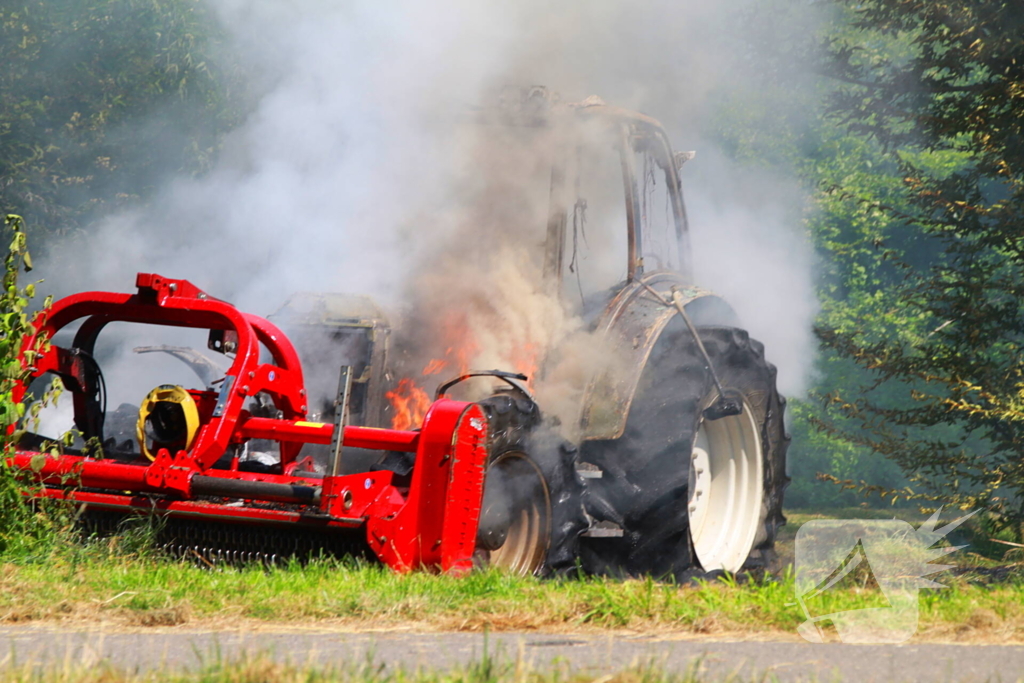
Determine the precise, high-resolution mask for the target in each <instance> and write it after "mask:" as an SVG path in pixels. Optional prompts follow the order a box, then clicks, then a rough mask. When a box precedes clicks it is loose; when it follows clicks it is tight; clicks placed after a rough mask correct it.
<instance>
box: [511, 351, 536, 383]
mask: <svg viewBox="0 0 1024 683" xmlns="http://www.w3.org/2000/svg"><path fill="white" fill-rule="evenodd" d="M509 360H510V361H512V368H513V369H514V370H515V371H516V372H518V373H520V374H523V375H526V376H527V377H528V378H529V379H528V380H527V384H529V385H531V386H532V385H533V379H534V376H535V375H536V374H537V367H538V366H539V365H540V350H539V348H538V346H537V344H531V343H526V344H522V345H520V346H516V347H515V348H513V349H512V357H511V358H510V359H509Z"/></svg>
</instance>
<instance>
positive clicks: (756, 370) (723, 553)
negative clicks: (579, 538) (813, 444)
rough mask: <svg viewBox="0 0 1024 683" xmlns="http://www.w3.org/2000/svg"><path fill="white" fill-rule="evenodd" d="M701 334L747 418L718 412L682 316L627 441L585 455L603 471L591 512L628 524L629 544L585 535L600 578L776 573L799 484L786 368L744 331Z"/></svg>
mask: <svg viewBox="0 0 1024 683" xmlns="http://www.w3.org/2000/svg"><path fill="white" fill-rule="evenodd" d="M698 331H699V334H700V337H701V341H702V342H703V343H704V346H705V348H706V350H707V352H708V355H709V357H710V358H711V362H712V365H713V366H714V368H715V371H716V372H717V373H718V377H719V379H720V381H721V383H722V387H723V390H724V393H725V394H726V397H727V398H730V399H734V400H736V401H737V403H738V405H739V406H740V412H739V414H735V415H725V416H721V415H718V414H715V412H714V411H713V410H708V409H709V408H711V407H712V406H714V405H715V404H716V402H717V401H718V399H719V393H718V391H717V389H716V388H715V385H714V383H713V381H712V378H711V373H710V372H709V371H708V369H707V367H706V365H705V362H704V359H703V357H702V356H701V354H700V353H699V350H698V349H697V345H696V343H695V342H694V340H693V338H692V336H691V334H690V333H689V331H688V330H687V329H686V327H685V326H684V325H683V324H682V320H681V319H679V318H676V319H675V321H674V322H673V323H672V324H671V325H670V326H669V327H668V328H666V330H665V332H663V333H662V335H661V337H660V339H659V340H658V343H657V344H656V345H655V348H654V350H653V351H652V354H651V357H650V358H649V360H648V363H647V366H646V367H645V369H644V372H643V374H642V376H641V380H640V385H639V387H638V389H637V394H636V396H635V397H634V400H633V404H632V406H631V408H630V412H629V417H628V419H627V422H626V427H625V431H624V432H623V435H622V436H621V437H620V438H619V439H615V440H610V441H600V442H590V443H589V444H587V446H586V447H585V449H584V452H583V460H584V461H586V462H589V463H593V464H594V465H597V466H598V467H599V468H600V469H601V470H602V472H603V476H602V478H601V479H597V480H591V481H592V483H593V485H592V487H591V490H589V491H588V493H587V496H588V508H589V509H590V512H591V514H593V515H594V516H595V517H597V518H598V519H604V520H608V521H612V522H615V523H616V524H619V525H620V526H622V528H623V536H622V538H619V539H600V538H596V539H585V541H584V546H583V563H584V566H585V567H586V568H587V569H589V570H591V571H595V572H597V573H612V574H620V575H621V574H628V575H640V574H651V575H655V576H673V577H675V578H677V579H682V578H685V577H687V576H690V575H694V574H698V573H701V572H706V571H714V570H725V571H729V572H737V571H741V570H754V569H758V568H770V567H769V565H770V564H771V562H772V559H773V558H774V543H775V535H776V530H777V528H778V527H779V526H781V525H782V524H784V523H785V518H784V517H783V515H782V496H783V492H784V490H785V487H786V485H787V484H788V479H787V477H786V448H787V446H788V443H789V438H788V436H787V435H786V433H785V427H784V425H783V411H784V406H785V401H784V399H783V398H782V397H781V396H780V395H779V393H778V391H777V389H776V386H775V374H776V372H775V367H774V366H772V365H771V364H770V363H768V362H767V361H766V360H765V358H764V347H763V346H762V345H761V344H760V343H759V342H756V341H754V340H752V339H750V337H749V336H748V335H747V333H746V332H744V331H743V330H739V329H736V328H731V327H702V328H699V330H698Z"/></svg>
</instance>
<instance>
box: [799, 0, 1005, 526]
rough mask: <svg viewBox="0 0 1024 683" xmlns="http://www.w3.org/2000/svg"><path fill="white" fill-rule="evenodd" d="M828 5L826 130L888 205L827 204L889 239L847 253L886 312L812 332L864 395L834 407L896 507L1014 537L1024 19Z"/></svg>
mask: <svg viewBox="0 0 1024 683" xmlns="http://www.w3.org/2000/svg"><path fill="white" fill-rule="evenodd" d="M836 2H837V5H838V6H839V7H840V8H841V9H842V10H843V11H844V12H845V13H846V17H847V19H848V22H849V23H848V24H847V25H846V26H845V27H844V28H841V29H837V30H835V31H833V32H832V34H831V35H830V36H829V38H828V40H827V42H826V45H825V54H826V58H825V64H824V68H825V71H826V73H827V74H828V75H829V76H830V77H832V78H833V79H835V81H836V82H837V83H838V86H837V87H836V89H835V91H834V93H833V95H832V96H831V99H830V102H829V105H828V115H829V116H830V117H831V119H832V120H833V121H834V122H835V123H836V124H837V125H838V126H840V127H841V128H842V129H844V130H845V131H848V132H849V133H851V134H852V135H854V136H856V137H858V138H860V139H863V140H865V141H868V142H869V143H870V144H873V145H875V147H876V149H877V150H878V155H879V162H880V163H879V166H880V168H882V169H886V168H888V169H889V171H890V172H888V173H885V172H884V171H883V172H880V173H879V175H880V176H882V175H884V176H885V177H887V178H888V179H889V181H890V182H888V183H887V188H886V190H885V191H884V192H882V191H879V190H877V189H871V188H869V187H864V186H863V185H860V184H858V183H853V182H849V181H847V180H845V179H842V178H839V179H836V180H835V181H834V182H833V183H832V184H831V185H830V186H829V187H827V188H826V191H827V192H828V193H829V194H831V196H833V197H836V198H837V200H838V201H841V202H845V203H847V204H848V205H850V206H855V207H858V210H860V211H868V212H873V213H875V214H876V215H877V216H878V219H879V220H880V221H884V222H887V223H889V224H890V225H891V229H889V230H886V231H884V233H879V234H876V235H875V236H874V237H873V238H872V239H871V240H870V241H861V242H860V243H859V244H858V245H857V246H858V249H859V253H858V258H860V259H861V261H862V263H863V264H864V268H865V274H866V276H867V277H874V278H875V279H876V281H878V282H879V286H880V287H884V291H881V290H879V292H878V297H877V298H878V301H879V302H881V303H882V307H881V308H875V309H871V308H870V307H868V308H862V309H860V312H861V313H862V314H863V315H862V316H861V317H858V318H855V319H847V320H837V319H835V318H833V319H828V318H827V317H826V319H825V321H824V324H822V325H821V326H820V327H819V330H818V333H819V336H820V338H821V340H822V341H823V343H824V345H825V346H826V347H827V348H828V349H830V350H831V351H834V352H835V353H837V354H839V355H840V356H841V357H844V358H847V359H851V360H853V361H855V362H856V363H857V364H859V365H860V366H861V367H863V368H866V369H868V370H870V371H871V372H872V373H873V376H874V378H875V380H876V381H875V383H874V385H873V386H872V387H870V388H869V390H868V391H866V392H864V391H861V392H855V391H852V390H851V389H848V388H843V389H839V390H837V391H834V392H832V393H831V395H830V397H829V398H830V402H831V403H830V405H831V407H832V409H833V410H834V411H836V412H837V413H838V414H841V415H844V416H846V417H847V418H850V419H852V420H854V421H855V422H856V424H858V425H859V426H860V427H861V429H860V430H859V431H857V432H856V433H854V434H849V433H848V434H849V435H850V436H851V437H852V438H854V439H855V440H857V441H858V442H860V443H863V444H865V445H868V446H870V447H871V448H873V449H874V450H876V451H877V452H879V453H882V454H884V455H886V456H888V457H889V458H891V459H892V460H893V461H894V462H896V463H897V464H898V465H899V466H900V467H901V468H902V469H903V470H904V471H905V472H906V473H907V475H908V477H909V479H910V482H911V487H910V489H909V490H907V491H905V492H904V494H907V495H912V496H916V497H921V498H925V499H932V500H942V501H947V502H952V503H954V504H956V505H958V506H961V507H979V506H980V507H987V508H989V509H991V510H992V511H993V512H994V513H996V514H997V515H999V518H1000V519H1001V521H1002V523H1003V524H1005V525H1018V528H1019V525H1020V524H1021V523H1022V522H1024V367H1022V355H1021V353H1022V351H1024V346H1022V345H1024V305H1022V301H1024V230H1022V226H1024V41H1022V40H1021V35H1024V34H1022V29H1024V7H1021V6H1020V5H1019V3H1016V2H992V1H986V0H969V1H960V2H948V1H943V0H928V1H927V2H926V1H924V0H866V1H857V2H854V1H853V0H836ZM901 321H907V324H906V325H900V322H901ZM883 388H884V391H883V392H882V393H883V394H884V395H880V393H879V390H880V389H883Z"/></svg>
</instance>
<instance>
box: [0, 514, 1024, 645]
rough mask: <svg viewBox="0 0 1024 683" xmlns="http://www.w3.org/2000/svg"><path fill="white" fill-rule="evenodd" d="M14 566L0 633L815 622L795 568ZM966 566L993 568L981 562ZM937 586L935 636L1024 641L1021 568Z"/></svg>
mask: <svg viewBox="0 0 1024 683" xmlns="http://www.w3.org/2000/svg"><path fill="white" fill-rule="evenodd" d="M801 514H805V515H807V516H808V518H810V516H811V515H810V513H796V514H793V515H791V519H793V518H799V517H800V515H801ZM836 516H847V517H849V516H852V513H847V514H845V515H836ZM804 521H806V520H804ZM788 529H789V531H787V533H786V534H785V535H783V537H782V538H781V540H780V551H781V552H782V554H783V555H785V554H786V553H787V552H791V550H790V548H791V543H792V537H793V535H795V525H793V526H790V527H789V528H788ZM961 554H962V553H961ZM5 557H6V558H7V560H8V561H7V562H6V563H5V564H0V623H25V622H50V623H53V622H62V623H65V624H69V625H73V624H75V623H81V624H90V625H91V624H95V623H96V622H97V621H106V622H110V623H113V624H120V625H124V626H133V627H140V626H141V627H151V626H177V625H183V624H189V625H193V626H203V627H214V628H215V627H217V626H218V625H224V626H228V625H235V624H239V623H250V624H255V623H260V622H263V623H275V624H283V625H296V626H298V625H302V626H313V627H315V626H323V627H331V628H351V629H359V630H363V629H384V628H391V627H396V626H401V627H404V628H414V629H420V630H443V631H482V630H485V629H490V630H494V631H513V630H514V631H529V630H546V631H563V632H564V631H595V630H609V629H629V630H637V631H645V632H659V631H660V632H673V633H680V632H683V633H685V632H689V633H694V634H708V633H726V632H727V633H739V634H745V635H750V636H754V637H759V636H760V637H796V627H797V626H798V625H799V624H800V623H801V622H802V621H803V615H802V613H801V611H800V610H799V608H798V606H797V605H796V604H795V590H794V582H793V577H792V573H791V571H790V570H788V569H787V570H784V571H783V572H782V574H781V576H779V577H777V578H767V579H763V580H752V579H751V580H742V579H741V580H739V581H734V580H725V581H715V582H711V583H706V582H705V583H696V584H686V585H674V584H671V583H662V582H656V581H652V580H649V579H648V580H627V581H621V580H614V579H608V578H593V577H591V578H578V579H568V580H539V579H535V578H529V577H526V578H524V577H518V576H512V575H509V574H505V573H502V572H499V571H486V572H476V573H473V574H470V575H469V576H467V577H463V578H454V577H451V576H438V575H431V574H426V573H413V574H406V575H400V574H395V573H393V572H391V571H390V570H388V569H386V568H384V567H381V566H375V565H365V564H357V563H354V562H341V561H337V560H321V561H315V562H312V563H310V564H307V565H304V566H302V565H299V564H293V565H291V566H287V567H280V568H273V569H267V568H264V567H262V566H250V567H244V568H224V567H221V568H213V569H211V568H203V567H199V566H196V565H194V564H191V563H187V562H181V561H172V560H167V559H162V558H160V557H157V556H155V555H154V554H153V553H151V552H147V551H146V550H145V533H135V534H129V535H128V536H127V537H126V538H123V539H120V540H119V542H118V543H108V542H103V543H92V544H88V545H85V546H83V545H81V544H73V543H53V544H50V545H42V546H38V547H35V548H34V550H33V551H32V552H31V553H29V552H26V553H21V554H12V553H7V554H6V555H5ZM954 557H956V556H954ZM961 560H962V561H967V562H974V563H977V564H979V565H980V566H987V565H992V564H994V561H992V560H985V559H983V558H982V559H977V558H971V557H967V558H961ZM0 562H2V559H0ZM937 578H938V580H940V581H942V582H944V583H946V584H948V585H950V587H949V588H947V589H944V590H925V591H923V592H922V597H921V600H920V620H921V630H922V632H923V633H924V635H925V636H926V637H928V636H934V637H935V638H942V639H971V638H986V639H989V640H994V641H999V642H1021V641H1024V577H1022V576H1021V574H1020V573H1019V572H1018V573H1017V574H1012V573H1011V574H1009V575H1008V576H1003V577H1002V579H1001V580H1000V581H999V582H996V583H993V584H990V585H986V584H983V583H979V582H975V581H973V580H972V577H970V576H966V577H960V578H955V577H949V576H947V577H946V578H943V577H942V575H939V576H938V577H937ZM876 600H877V594H876V593H871V592H870V591H864V590H860V589H857V588H856V587H850V588H845V589H842V590H834V591H830V592H829V593H828V594H826V596H824V598H823V601H822V602H820V603H818V604H817V608H818V611H819V613H820V612H821V611H822V610H824V611H826V612H834V611H843V610H847V609H855V608H857V607H861V606H869V605H875V604H877V603H876V602H874V601H876Z"/></svg>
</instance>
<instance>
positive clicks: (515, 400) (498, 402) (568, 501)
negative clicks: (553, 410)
mask: <svg viewBox="0 0 1024 683" xmlns="http://www.w3.org/2000/svg"><path fill="white" fill-rule="evenodd" d="M480 406H481V407H482V408H483V410H484V413H485V414H486V415H487V418H488V421H489V424H490V435H489V444H488V451H489V452H488V459H487V475H486V479H485V480H484V500H483V505H482V507H481V513H480V528H479V531H478V534H477V553H476V557H475V559H476V561H477V564H478V565H480V566H493V567H500V568H503V569H505V570H507V571H509V572H512V573H516V574H521V575H524V576H525V575H538V576H549V575H564V574H567V573H570V572H571V571H573V570H575V568H576V566H577V557H578V555H579V537H580V533H581V532H582V531H583V530H584V529H586V528H587V527H588V526H589V519H588V518H587V515H586V512H585V511H584V509H583V502H582V494H583V482H582V479H580V476H579V475H578V474H577V473H576V461H577V456H578V450H577V449H576V447H575V446H573V445H572V444H570V443H568V442H566V441H565V440H564V439H561V438H560V437H558V436H557V435H556V434H554V433H553V432H551V431H550V430H548V429H546V428H544V426H543V425H542V424H541V416H540V410H539V409H538V408H537V404H536V403H534V402H533V401H532V400H531V399H529V398H527V397H526V396H519V395H517V394H515V393H510V394H499V395H496V396H491V397H490V398H487V399H485V400H483V401H481V402H480Z"/></svg>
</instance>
